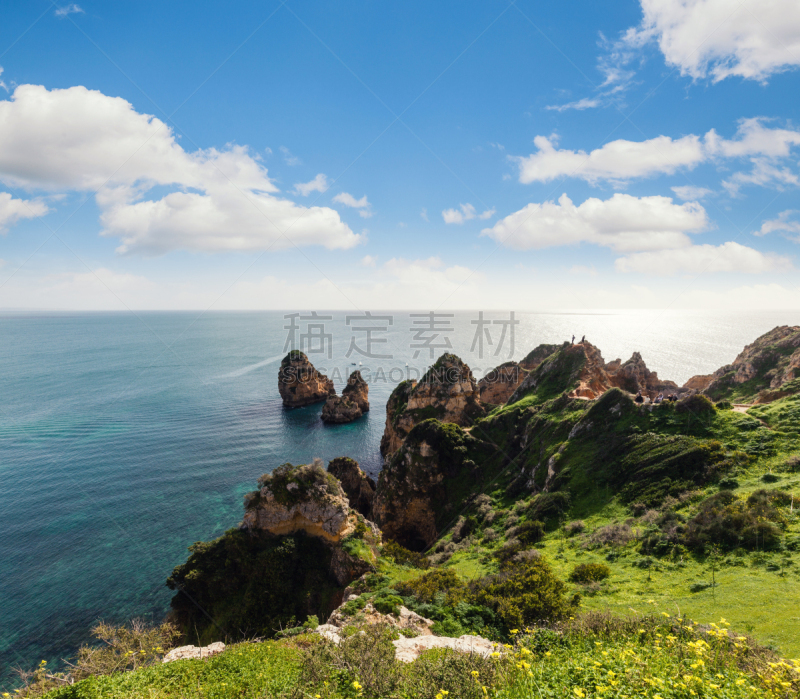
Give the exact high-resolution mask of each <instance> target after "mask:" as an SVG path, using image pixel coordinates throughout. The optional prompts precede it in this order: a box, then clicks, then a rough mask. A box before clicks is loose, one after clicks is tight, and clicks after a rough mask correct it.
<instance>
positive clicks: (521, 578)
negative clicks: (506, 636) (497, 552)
mask: <svg viewBox="0 0 800 699" xmlns="http://www.w3.org/2000/svg"><path fill="white" fill-rule="evenodd" d="M470 592H471V594H470V597H471V598H472V599H473V600H474V601H475V602H477V603H478V604H481V605H485V606H487V607H489V608H490V609H492V610H494V611H495V612H496V613H497V615H498V617H500V619H501V620H502V622H503V623H504V624H505V626H506V627H507V628H509V629H514V628H516V629H521V628H525V627H526V626H531V625H534V624H537V623H540V622H543V621H557V620H559V619H563V618H565V617H567V616H569V615H570V614H572V613H573V612H574V611H575V609H576V608H577V606H578V599H579V598H577V597H573V599H572V600H571V601H568V600H567V599H565V597H564V593H565V592H566V585H565V584H564V583H563V582H562V581H561V580H559V579H558V578H556V576H555V575H554V573H553V571H552V570H551V568H550V566H549V565H548V564H547V562H546V561H545V560H544V558H541V557H537V558H534V559H532V560H527V561H524V562H519V563H511V564H510V565H507V566H505V567H504V569H503V570H502V571H501V572H500V573H499V574H498V575H492V576H489V577H487V578H484V579H482V580H480V581H478V582H477V583H474V584H473V586H472V587H471V590H470Z"/></svg>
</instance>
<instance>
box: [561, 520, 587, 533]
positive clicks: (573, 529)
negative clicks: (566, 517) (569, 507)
mask: <svg viewBox="0 0 800 699" xmlns="http://www.w3.org/2000/svg"><path fill="white" fill-rule="evenodd" d="M584 529H586V523H585V522H584V521H583V520H581V519H576V520H574V521H572V522H568V523H567V524H566V525H564V532H565V533H566V535H567V536H575V535H576V534H580V533H581V532H582V531H583V530H584Z"/></svg>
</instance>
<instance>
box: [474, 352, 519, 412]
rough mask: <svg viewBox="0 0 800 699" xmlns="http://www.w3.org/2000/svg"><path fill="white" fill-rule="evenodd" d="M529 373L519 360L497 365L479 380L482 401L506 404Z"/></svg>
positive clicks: (491, 403) (492, 403)
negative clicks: (518, 362)
mask: <svg viewBox="0 0 800 699" xmlns="http://www.w3.org/2000/svg"><path fill="white" fill-rule="evenodd" d="M527 375H528V372H527V371H526V370H525V369H523V368H522V367H521V366H520V365H519V364H517V362H506V363H505V364H501V365H500V366H498V367H495V368H494V369H492V370H491V371H490V372H489V373H488V374H486V376H484V377H483V378H482V379H481V380H480V381H478V393H479V395H480V400H481V403H488V404H490V405H504V404H505V403H506V401H507V400H508V399H509V398H511V396H512V395H513V393H514V391H515V390H516V389H517V386H519V385H520V384H521V383H522V382H523V380H524V379H525V377H526V376H527Z"/></svg>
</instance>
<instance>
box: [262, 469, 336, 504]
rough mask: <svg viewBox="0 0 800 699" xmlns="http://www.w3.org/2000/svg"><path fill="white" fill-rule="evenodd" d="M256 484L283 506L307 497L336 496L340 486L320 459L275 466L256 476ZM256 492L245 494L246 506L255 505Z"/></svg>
mask: <svg viewBox="0 0 800 699" xmlns="http://www.w3.org/2000/svg"><path fill="white" fill-rule="evenodd" d="M258 487H259V489H261V488H267V489H268V490H269V491H270V492H271V493H272V495H273V497H274V498H275V500H277V501H278V502H279V503H280V504H282V505H285V506H286V507H291V506H292V505H294V504H296V503H298V502H301V501H303V500H306V499H308V498H315V497H323V496H324V495H326V494H328V495H338V494H339V492H340V488H341V486H340V485H339V481H338V480H337V479H336V477H335V476H333V475H332V474H330V473H328V472H327V471H326V470H325V467H324V466H323V464H322V461H321V460H320V459H314V460H313V461H312V462H311V463H310V464H307V465H300V466H293V465H292V464H290V463H286V464H282V465H281V466H278V468H276V469H275V470H274V471H273V472H272V473H266V474H264V475H263V476H261V478H259V479H258ZM258 497H259V493H258V492H256V493H251V494H248V500H247V501H246V507H253V506H255V505H257V504H258Z"/></svg>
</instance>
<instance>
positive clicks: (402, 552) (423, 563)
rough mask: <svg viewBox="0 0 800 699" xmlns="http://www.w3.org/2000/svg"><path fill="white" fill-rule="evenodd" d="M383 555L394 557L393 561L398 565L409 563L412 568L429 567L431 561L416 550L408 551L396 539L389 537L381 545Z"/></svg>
mask: <svg viewBox="0 0 800 699" xmlns="http://www.w3.org/2000/svg"><path fill="white" fill-rule="evenodd" d="M382 553H383V555H384V556H389V557H390V558H393V559H394V562H395V563H397V564H399V565H409V566H413V567H414V568H423V569H424V568H430V566H431V562H430V561H429V560H428V559H427V558H426V557H425V556H423V555H422V554H421V553H417V552H416V551H409V550H408V549H407V548H404V547H402V546H401V545H400V544H398V543H397V542H396V541H393V540H392V539H389V540H388V541H387V542H386V543H385V544H384V545H383V551H382Z"/></svg>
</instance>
